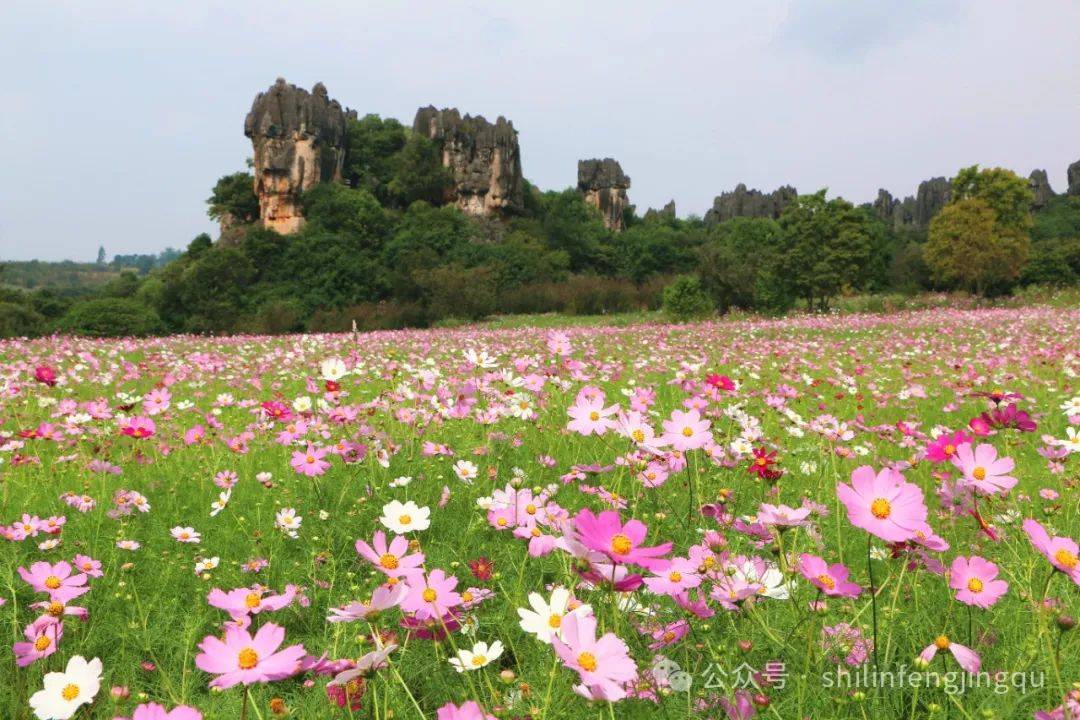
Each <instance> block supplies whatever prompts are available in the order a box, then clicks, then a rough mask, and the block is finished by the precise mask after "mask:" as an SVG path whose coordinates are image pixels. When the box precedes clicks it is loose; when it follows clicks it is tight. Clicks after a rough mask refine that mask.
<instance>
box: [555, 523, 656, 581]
mask: <svg viewBox="0 0 1080 720" xmlns="http://www.w3.org/2000/svg"><path fill="white" fill-rule="evenodd" d="M573 528H574V531H575V534H576V535H577V537H578V538H579V539H580V541H581V543H582V544H584V545H585V547H587V548H589V549H591V550H595V551H597V552H601V553H603V554H604V555H607V556H608V557H609V558H611V560H612V561H613V562H616V563H634V564H636V565H640V566H642V567H644V568H647V569H649V570H653V571H654V572H659V571H661V570H665V569H666V568H667V566H668V565H669V564H670V561H668V560H665V559H664V558H662V557H660V556H661V555H666V554H667V553H668V552H669V551H670V550H671V546H672V543H670V542H666V543H662V544H660V545H654V546H652V547H646V546H644V545H642V544H641V543H642V542H643V541H644V540H645V535H646V533H647V532H648V528H647V527H646V525H645V523H643V522H641V521H640V520H628V521H627V522H626V524H625V525H623V524H622V521H621V520H619V513H618V512H616V511H615V510H605V511H603V512H602V513H600V514H599V515H594V514H593V512H592V511H591V510H589V509H588V508H582V509H581V510H580V511H579V512H578V514H577V515H575V516H574V523H573Z"/></svg>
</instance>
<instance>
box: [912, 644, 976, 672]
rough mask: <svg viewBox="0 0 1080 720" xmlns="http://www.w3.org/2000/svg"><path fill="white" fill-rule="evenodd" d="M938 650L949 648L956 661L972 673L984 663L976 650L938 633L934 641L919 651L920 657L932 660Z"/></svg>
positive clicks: (926, 660) (927, 660) (924, 659)
mask: <svg viewBox="0 0 1080 720" xmlns="http://www.w3.org/2000/svg"><path fill="white" fill-rule="evenodd" d="M938 650H948V651H949V652H951V653H952V656H953V657H954V658H956V662H958V663H959V664H960V667H962V668H963V669H964V670H966V671H967V672H969V673H971V674H972V675H975V674H977V673H978V672H979V666H980V665H981V664H982V661H981V660H979V656H978V655H976V654H975V651H974V650H972V649H971V648H969V647H965V646H963V645H961V644H960V643H954V642H953V641H952V640H950V639H949V637H948V636H947V635H938V636H937V638H936V639H935V640H934V642H932V643H930V644H929V645H927V646H926V648H925V649H924V650H923V651H922V652H921V653H919V657H920V658H921V659H922V660H923V661H925V662H930V661H931V660H933V659H934V657H935V656H936V655H937V653H938Z"/></svg>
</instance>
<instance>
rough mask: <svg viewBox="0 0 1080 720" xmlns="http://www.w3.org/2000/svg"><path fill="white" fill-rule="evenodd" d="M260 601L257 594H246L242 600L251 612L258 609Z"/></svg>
mask: <svg viewBox="0 0 1080 720" xmlns="http://www.w3.org/2000/svg"><path fill="white" fill-rule="evenodd" d="M261 601H262V598H260V597H259V596H258V594H257V593H248V594H247V597H245V598H244V604H245V605H247V606H248V607H249V608H251V609H253V610H254V609H255V608H257V607H259V603H260V602H261Z"/></svg>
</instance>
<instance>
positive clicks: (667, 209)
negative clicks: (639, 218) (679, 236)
mask: <svg viewBox="0 0 1080 720" xmlns="http://www.w3.org/2000/svg"><path fill="white" fill-rule="evenodd" d="M675 217H676V215H675V201H674V200H669V201H668V204H667V205H665V206H664V207H662V208H660V209H659V210H656V209H654V208H649V209H648V210H646V211H645V219H646V220H651V219H653V218H660V219H663V220H674V219H675Z"/></svg>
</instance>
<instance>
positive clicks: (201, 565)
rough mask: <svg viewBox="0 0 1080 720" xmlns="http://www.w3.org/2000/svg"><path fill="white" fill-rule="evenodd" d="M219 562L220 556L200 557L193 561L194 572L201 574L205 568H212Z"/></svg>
mask: <svg viewBox="0 0 1080 720" xmlns="http://www.w3.org/2000/svg"><path fill="white" fill-rule="evenodd" d="M220 564H221V558H219V557H217V556H216V555H215V556H214V557H212V558H202V559H201V560H197V561H196V562H195V574H196V575H202V574H203V573H204V572H206V571H207V570H214V569H215V568H217V566H218V565H220Z"/></svg>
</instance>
